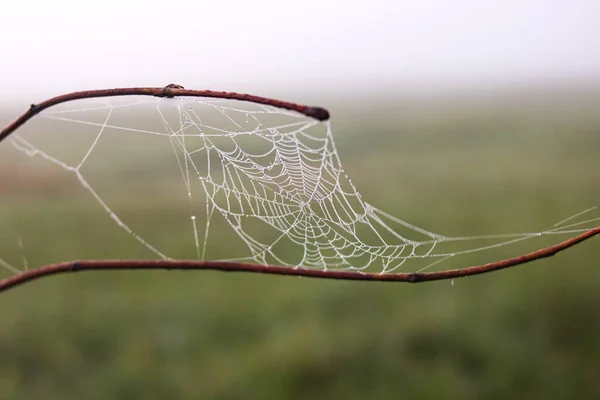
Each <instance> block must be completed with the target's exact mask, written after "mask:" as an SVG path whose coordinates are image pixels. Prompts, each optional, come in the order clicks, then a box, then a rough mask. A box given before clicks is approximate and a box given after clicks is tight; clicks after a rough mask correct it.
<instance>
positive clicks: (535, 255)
mask: <svg viewBox="0 0 600 400" xmlns="http://www.w3.org/2000/svg"><path fill="white" fill-rule="evenodd" d="M598 234H600V226H598V227H596V228H594V229H590V230H589V231H587V232H584V233H582V234H581V235H579V236H575V237H573V238H571V239H568V240H565V241H564V242H561V243H558V244H556V245H554V246H550V247H546V248H543V249H540V250H537V251H534V252H531V253H528V254H524V255H522V256H518V257H514V258H509V259H506V260H501V261H496V262H492V263H489V264H483V265H476V266H472V267H467V268H462V269H451V270H447V271H439V272H423V273H391V274H390V273H388V274H385V273H383V274H378V273H363V272H357V271H335V270H316V269H306V268H290V267H281V266H275V265H259V264H248V263H240V262H228V261H195V260H87V261H69V262H63V263H58V264H51V265H46V266H44V267H41V268H37V269H31V270H29V271H24V272H21V273H19V274H17V275H14V276H11V277H9V278H6V279H3V280H0V292H3V291H5V290H8V289H10V288H13V287H15V286H19V285H21V284H24V283H27V282H30V281H33V280H35V279H39V278H44V277H47V276H50V275H55V274H63V273H68V272H79V271H121V270H215V271H223V272H254V273H262V274H273V275H291V276H305V277H309V278H322V279H338V280H355V281H385V282H410V283H419V282H428V281H437V280H443V279H455V278H463V277H465V276H471V275H478V274H484V273H487V272H492V271H498V270H501V269H504V268H509V267H513V266H515V265H521V264H525V263H528V262H531V261H535V260H540V259H542V258H546V257H551V256H553V255H555V254H556V253H558V252H560V251H563V250H565V249H568V248H569V247H572V246H575V245H576V244H578V243H581V242H583V241H584V240H587V239H589V238H591V237H593V236H596V235H598Z"/></svg>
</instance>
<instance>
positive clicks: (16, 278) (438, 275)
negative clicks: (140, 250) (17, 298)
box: [0, 84, 600, 292]
mask: <svg viewBox="0 0 600 400" xmlns="http://www.w3.org/2000/svg"><path fill="white" fill-rule="evenodd" d="M129 95H142V96H157V97H167V98H171V97H174V96H191V97H214V98H221V99H233V100H242V101H249V102H254V103H259V104H265V105H270V106H274V107H279V108H284V109H287V110H292V111H296V112H299V113H301V114H304V115H306V116H308V117H311V118H315V119H317V120H320V121H324V120H327V119H328V118H329V112H328V111H327V110H325V109H323V108H319V107H309V106H302V105H298V104H294V103H287V102H283V101H279V100H273V99H267V98H264V97H257V96H252V95H247V94H238V93H232V92H215V91H211V90H187V89H183V88H182V87H180V86H179V85H173V84H171V85H167V86H166V87H164V88H121V89H106V90H90V91H85V92H75V93H69V94H65V95H62V96H57V97H54V98H51V99H49V100H46V101H44V102H42V103H39V104H37V105H36V104H32V105H31V108H30V109H29V110H27V111H26V112H25V113H24V114H23V115H21V116H20V117H19V118H18V119H17V120H15V121H14V122H13V123H11V124H10V125H8V126H7V127H6V128H4V129H3V130H2V131H0V142H1V141H2V140H4V139H5V138H6V137H8V136H9V135H10V134H11V133H12V132H14V131H15V130H16V129H18V128H19V127H21V126H22V125H23V124H25V123H26V122H27V121H28V120H29V119H31V118H32V117H34V116H35V115H36V114H38V113H39V112H41V111H42V110H44V109H47V108H49V107H52V106H54V105H57V104H60V103H65V102H68V101H73V100H79V99H89V98H95V97H112V96H129ZM598 234H600V226H598V227H596V228H593V229H590V230H588V231H586V232H584V233H582V234H580V235H578V236H575V237H573V238H571V239H568V240H565V241H564V242H561V243H558V244H556V245H553V246H550V247H546V248H543V249H540V250H537V251H534V252H531V253H528V254H524V255H521V256H518V257H514V258H509V259H506V260H501V261H496V262H492V263H488V264H482V265H476V266H471V267H467V268H461V269H451V270H446V271H439V272H423V273H363V272H358V271H335V270H316V269H306V268H290V267H282V266H272V265H258V264H248V263H239V262H226V261H195V260H87V261H69V262H63V263H58V264H51V265H46V266H43V267H40V268H37V269H32V270H28V271H24V272H21V273H18V274H16V275H13V276H11V277H9V278H6V279H3V280H0V292H3V291H5V290H8V289H10V288H13V287H15V286H18V285H21V284H23V283H26V282H30V281H32V280H35V279H39V278H43V277H46V276H50V275H55V274H62V273H67V272H78V271H118V270H159V269H161V270H216V271H224V272H254V273H263V274H274V275H291V276H305V277H312V278H323V279H343V280H361V281H386V282H411V283H418V282H427V281H436V280H443V279H455V278H462V277H466V276H471V275H478V274H484V273H488V272H492V271H497V270H500V269H504V268H509V267H514V266H516V265H521V264H525V263H528V262H531V261H535V260H540V259H542V258H546V257H551V256H553V255H555V254H556V253H558V252H560V251H563V250H566V249H568V248H569V247H573V246H575V245H577V244H578V243H581V242H583V241H584V240H587V239H590V238H591V237H593V236H596V235H598Z"/></svg>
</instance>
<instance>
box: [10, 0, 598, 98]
mask: <svg viewBox="0 0 600 400" xmlns="http://www.w3.org/2000/svg"><path fill="white" fill-rule="evenodd" d="M0 20H1V21H2V22H1V23H0V71H1V73H0V88H1V92H0V93H1V95H0V102H3V103H5V102H11V103H13V104H14V103H15V102H20V101H24V102H26V104H27V102H32V101H38V100H41V98H40V96H44V95H55V94H61V93H65V92H69V91H73V90H83V89H96V88H108V87H118V86H163V85H166V84H168V83H178V84H182V85H184V86H185V87H188V88H195V89H216V90H233V91H242V92H257V91H258V93H256V94H265V95H272V94H276V93H282V92H283V91H285V92H286V93H290V92H292V93H293V92H294V91H303V92H306V91H311V92H314V93H322V94H324V95H325V94H331V93H336V92H340V91H343V92H345V93H348V92H352V91H353V90H379V91H382V90H388V91H393V90H399V88H416V89H419V88H443V87H455V86H478V85H508V84H517V85H521V84H527V83H534V84H537V83H542V84H544V83H559V84H565V83H566V84H571V83H573V84H584V85H588V84H590V83H593V84H597V83H598V82H600V1H599V0H570V1H566V0H565V1H560V0H557V1H547V0H538V1H535V0H505V1H502V2H501V1H481V0H480V1H477V0H454V1H446V0H435V1H434V0H428V1H423V0H421V1H416V0H415V1H381V0H370V1H341V0H340V1H324V0H303V1H294V2H287V1H281V0H261V1H257V0H251V1H219V0H210V1H206V0H191V1H188V0H178V1H162V2H152V1H126V0H121V1H115V2H113V1H66V0H53V1H37V0H35V1H32V0H29V1H3V2H2V4H1V5H0ZM316 98H318V97H316Z"/></svg>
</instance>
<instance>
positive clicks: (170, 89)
mask: <svg viewBox="0 0 600 400" xmlns="http://www.w3.org/2000/svg"><path fill="white" fill-rule="evenodd" d="M116 96H155V97H166V98H171V97H175V96H181V97H184V96H185V97H210V98H217V99H230V100H240V101H248V102H251V103H258V104H264V105H268V106H273V107H277V108H283V109H285V110H290V111H296V112H298V113H300V114H304V115H306V116H307V117H311V118H314V119H317V120H319V121H326V120H328V119H329V111H327V110H326V109H324V108H321V107H310V106H303V105H300V104H295V103H288V102H287V101H280V100H275V99H269V98H266V97H259V96H253V95H251V94H242V93H234V92H217V91H213V90H188V89H184V88H183V87H182V86H180V85H174V84H170V85H167V86H165V87H163V88H118V89H100V90H86V91H83V92H73V93H68V94H63V95H61V96H56V97H53V98H51V99H48V100H45V101H43V102H41V103H39V104H32V105H31V107H29V110H27V111H26V112H24V113H23V114H22V115H21V116H20V117H19V118H17V119H16V120H15V121H14V122H13V123H11V124H9V125H8V126H7V127H5V128H4V129H2V131H0V142H1V141H3V140H4V139H6V137H7V136H8V135H10V134H11V133H13V132H14V131H15V130H17V129H18V128H19V127H21V126H22V125H23V124H25V122H27V121H29V120H30V119H31V118H33V117H34V116H35V115H36V114H38V113H40V112H41V111H43V110H45V109H47V108H50V107H52V106H55V105H57V104H61V103H66V102H69V101H73V100H82V99H93V98H98V97H116Z"/></svg>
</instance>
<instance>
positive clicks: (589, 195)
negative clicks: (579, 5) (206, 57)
mask: <svg viewBox="0 0 600 400" xmlns="http://www.w3.org/2000/svg"><path fill="white" fill-rule="evenodd" d="M599 99H600V96H597V95H595V94H593V95H585V96H583V95H581V94H577V95H573V96H566V97H565V96H555V95H553V96H550V95H542V96H538V97H533V98H531V97H526V96H525V97H521V96H512V97H508V98H507V97H498V98H492V99H487V100H486V101H480V100H477V99H474V100H469V101H466V100H464V99H463V100H461V101H458V100H453V99H443V100H439V101H438V102H431V101H422V100H418V101H417V100H414V99H412V100H411V99H410V98H404V99H395V98H391V99H390V98H388V99H385V101H383V100H382V99H379V100H378V99H373V101H369V102H365V103H360V104H358V103H357V104H344V103H342V102H339V103H335V104H334V105H333V107H332V111H333V124H334V125H333V127H334V134H335V137H336V140H337V142H336V143H337V146H338V150H339V151H340V154H341V157H342V162H343V164H344V167H345V169H346V172H347V173H348V174H349V175H350V176H351V177H352V179H353V181H354V183H355V184H356V186H357V187H358V189H359V191H360V192H361V193H362V194H363V196H364V197H365V199H366V200H367V201H368V202H370V203H371V204H373V205H375V206H376V207H378V208H381V209H383V210H385V211H387V212H390V213H391V214H393V215H397V216H400V217H402V218H404V219H408V220H410V221H411V222H412V223H415V224H416V225H418V226H423V227H425V228H427V229H431V230H434V231H437V232H442V233H445V234H449V235H458V234H460V235H463V234H467V235H470V234H484V233H503V232H519V231H522V230H540V229H546V228H548V227H549V226H551V225H552V224H554V223H556V222H558V221H560V220H562V219H564V218H566V217H569V216H570V215H573V214H575V213H577V212H579V211H581V210H584V209H586V208H588V207H591V206H595V205H598V204H600V184H599V183H600V168H599V167H600V162H599V161H598V154H597V153H598V150H599V149H600V132H599V130H600V114H599V113H598V112H597V110H599V109H600V100H599ZM7 145H9V144H8V143H2V144H1V145H0V154H1V155H2V161H1V162H0V163H2V166H3V169H4V171H6V172H5V173H3V174H1V176H0V182H1V184H2V190H1V192H0V193H1V196H2V197H1V198H0V201H2V209H1V210H0V224H1V226H2V227H3V229H2V230H1V232H0V238H1V242H0V257H1V258H3V259H5V260H7V261H10V262H11V263H13V264H14V265H17V266H21V265H22V261H21V259H22V258H23V257H25V258H26V260H27V263H28V264H30V265H41V264H42V263H44V262H49V260H51V261H58V260H60V259H79V258H115V257H144V258H147V257H151V256H152V254H150V253H149V252H148V251H147V250H146V249H144V248H143V247H141V246H138V245H136V244H135V242H133V241H132V240H131V239H130V238H127V237H126V235H125V234H124V233H123V232H122V230H120V229H119V228H118V227H116V226H115V224H114V223H112V222H111V221H110V220H109V219H108V218H107V217H106V215H105V214H104V213H103V212H102V211H98V210H96V211H90V210H92V209H94V208H93V207H91V206H90V205H92V206H93V204H92V203H91V202H90V199H89V197H88V196H86V192H85V191H84V190H82V189H81V188H80V187H78V186H71V184H70V183H69V180H68V177H66V176H63V175H61V172H60V171H53V170H50V169H49V168H47V167H46V168H42V169H39V168H37V167H36V168H34V169H31V170H29V169H17V168H16V167H14V165H16V164H15V163H16V161H14V160H13V159H12V158H11V157H12V156H9V155H7V153H3V151H6V152H8V150H7V149H6V148H7ZM29 162H31V160H29ZM151 166H152V164H151V163H146V164H144V172H145V173H144V174H143V177H141V178H139V179H137V180H136V179H135V178H134V175H131V176H127V178H126V179H123V180H122V181H121V182H116V183H114V184H115V185H116V186H114V187H115V188H118V189H114V190H115V191H116V192H118V193H117V194H116V195H115V196H116V197H115V199H117V200H118V201H117V207H119V215H120V216H122V217H124V219H127V221H132V224H133V225H134V226H135V227H136V231H141V232H143V237H145V238H148V237H149V238H150V239H149V240H150V241H155V240H156V241H160V243H162V244H163V246H164V247H165V248H168V249H170V250H172V251H173V252H176V253H178V254H188V253H189V254H190V257H191V256H192V254H193V249H191V248H190V247H189V243H190V232H189V231H188V230H184V229H181V227H182V226H183V224H185V222H183V221H186V218H189V210H188V209H183V210H182V209H177V208H176V207H174V201H173V196H176V195H175V194H173V195H171V194H172V193H174V191H175V188H176V187H179V188H180V187H181V186H182V183H181V182H180V181H177V182H174V181H173V180H172V177H171V176H169V174H161V173H160V171H153V170H152V168H151ZM131 168H133V169H132V171H135V164H133V165H132V166H131ZM138 169H139V167H138ZM109 170H110V168H108V169H107V171H109ZM113 172H114V171H113ZM40 174H41V175H40ZM107 174H108V172H107ZM134 180H135V181H136V182H132V181H134ZM132 185H134V186H133V187H132ZM124 186H127V187H128V189H129V190H130V191H129V192H130V193H134V194H135V193H136V192H138V191H139V192H144V193H153V195H152V196H146V197H144V198H143V199H142V201H140V197H139V196H137V197H136V196H133V197H130V196H129V195H122V196H121V195H119V193H120V189H121V188H122V187H124ZM105 187H106V188H110V187H111V186H105ZM57 188H59V189H58V190H57ZM105 190H106V189H105ZM597 215H598V212H597V211H596V212H595V213H594V214H593V216H597ZM187 221H189V219H187ZM19 239H21V240H22V241H23V243H24V248H23V249H21V248H20V247H19V246H18V245H17V241H18V240H19ZM553 240H554V238H553ZM234 244H235V243H233V242H232V241H231V240H230V239H229V240H228V238H227V237H219V240H218V241H215V242H213V243H212V247H213V249H212V250H213V251H214V254H217V255H220V256H227V255H228V254H231V252H232V251H233V250H232V249H231V246H233V245H234ZM186 246H187V247H186ZM503 251H504V250H503V249H500V250H498V251H496V252H494V253H493V256H494V257H496V258H500V257H506V256H509V255H512V254H506V253H504V252H503ZM489 256H490V255H489V254H488V255H487V257H489ZM477 260H478V258H477V256H473V258H469V257H466V258H463V259H461V262H465V263H470V262H471V261H473V262H476V261H477ZM599 260H600V246H598V239H597V238H595V239H592V240H590V241H589V242H587V243H584V244H582V245H581V246H579V247H576V248H574V249H571V250H569V251H567V252H565V253H561V254H560V255H558V256H556V257H553V258H551V259H548V260H543V261H540V262H537V263H535V264H531V265H525V266H521V267H517V268H515V269H512V270H506V271H502V272H499V273H494V274H490V275H486V276H479V277H474V278H468V279H462V280H458V281H455V282H453V283H451V282H437V283H431V284H424V285H406V284H373V283H356V282H328V281H319V280H311V279H306V278H289V277H288V278H286V277H271V276H253V275H244V274H224V273H216V272H201V273H190V272H187V273H184V272H154V273H127V272H126V273H117V274H110V273H100V272H99V273H85V274H81V275H71V276H61V277H56V278H50V279H47V280H41V281H37V282H35V283H32V284H29V285H25V286H23V287H20V288H18V289H15V290H12V291H9V292H7V293H5V294H3V295H2V296H0V321H2V322H1V323H0V399H12V398H26V399H36V398H40V399H46V398H61V399H71V398H72V399H76V398H77V399H78V398H89V399H94V398H98V399H100V398H102V399H105V398H113V399H121V398H123V399H125V398H148V399H163V398H215V399H232V398H266V399H268V398H273V399H279V398H327V399H331V398H340V399H353V398H356V399H358V398H365V397H372V398H380V399H387V398H390V399H392V398H393V399H396V398H450V399H453V398H456V399H470V398H491V397H494V398H527V399H570V398H596V397H598V396H600V384H599V383H598V381H597V378H596V375H597V366H598V360H600V341H598V339H597V338H598V337H600V290H598V288H599V287H600V269H599V268H598V267H599V266H600V262H599ZM444 266H445V267H459V266H464V265H444Z"/></svg>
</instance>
